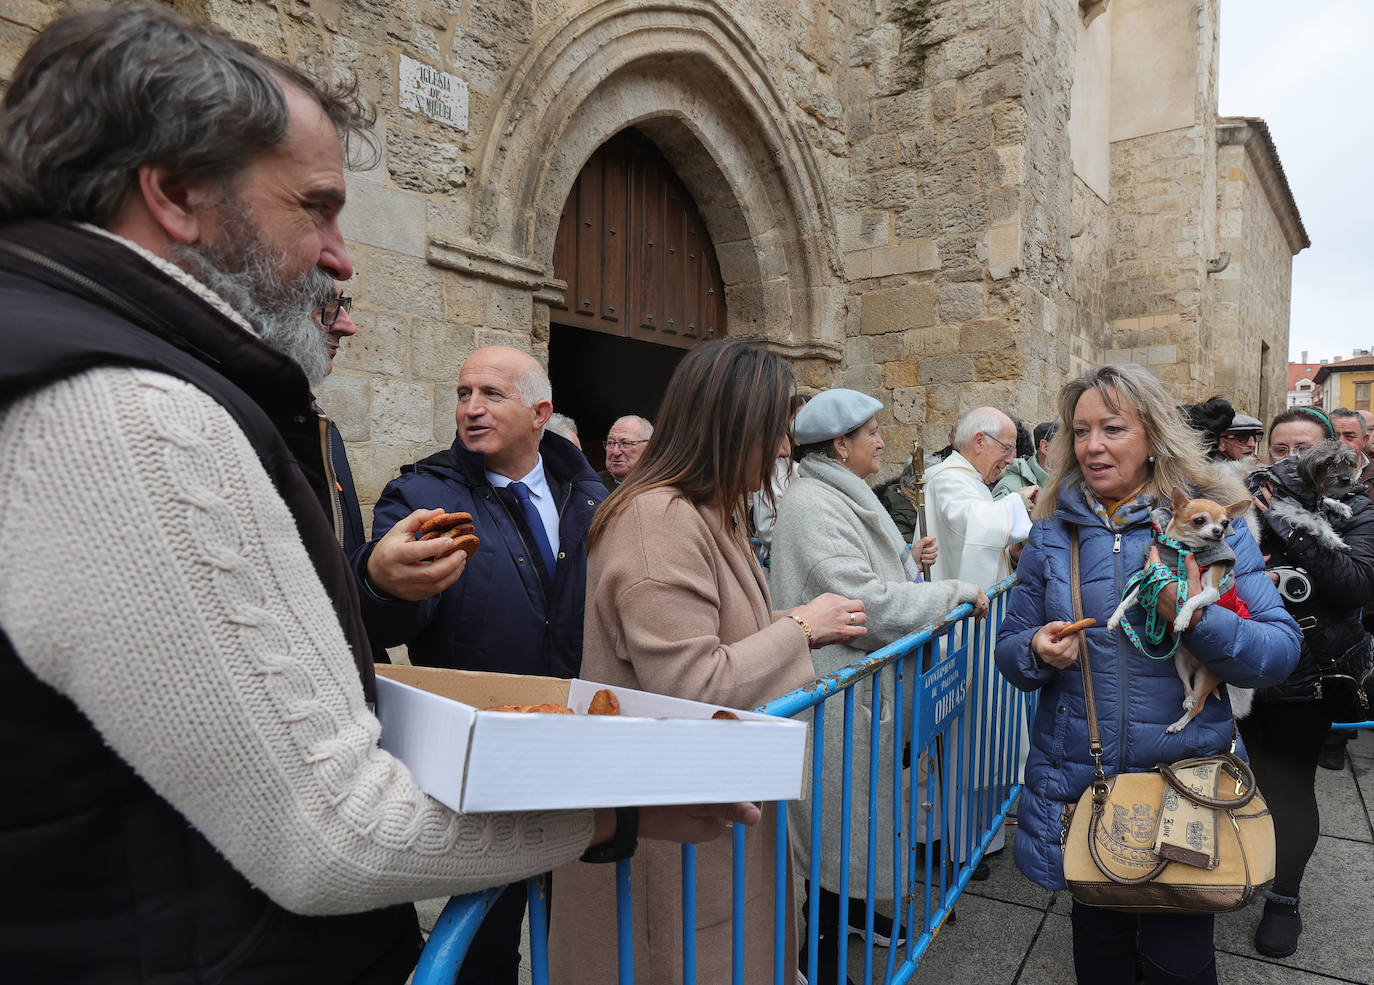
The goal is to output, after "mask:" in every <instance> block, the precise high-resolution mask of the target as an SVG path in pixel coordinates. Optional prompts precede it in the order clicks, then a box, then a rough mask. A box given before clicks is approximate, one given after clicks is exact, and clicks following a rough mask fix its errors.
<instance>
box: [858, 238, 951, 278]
mask: <svg viewBox="0 0 1374 985" xmlns="http://www.w3.org/2000/svg"><path fill="white" fill-rule="evenodd" d="M872 267H873V273H872V275H873V276H874V277H888V276H891V275H893V274H909V273H915V272H917V271H925V270H938V269H939V267H940V256H939V252H938V251H937V250H936V248H935V241H934V240H933V239H917V240H907V241H904V242H899V243H894V244H893V245H892V246H885V247H883V248H881V249H877V250H874V251H873V253H872Z"/></svg>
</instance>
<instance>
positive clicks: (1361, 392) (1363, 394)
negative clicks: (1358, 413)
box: [1355, 381, 1371, 410]
mask: <svg viewBox="0 0 1374 985" xmlns="http://www.w3.org/2000/svg"><path fill="white" fill-rule="evenodd" d="M1369 387H1370V382H1369V381H1366V382H1364V383H1358V382H1357V383H1356V384H1355V409H1356V410H1370V409H1371V408H1370V406H1369Z"/></svg>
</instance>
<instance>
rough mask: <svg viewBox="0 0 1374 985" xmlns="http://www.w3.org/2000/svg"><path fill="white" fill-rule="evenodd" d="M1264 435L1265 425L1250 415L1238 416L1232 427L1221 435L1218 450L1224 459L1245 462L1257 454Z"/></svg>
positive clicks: (1232, 422)
mask: <svg viewBox="0 0 1374 985" xmlns="http://www.w3.org/2000/svg"><path fill="white" fill-rule="evenodd" d="M1263 434H1264V425H1263V424H1261V423H1260V422H1259V421H1258V420H1257V419H1256V418H1253V417H1251V416H1250V415H1249V414H1236V416H1235V418H1234V419H1233V420H1232V421H1231V426H1230V427H1229V428H1227V429H1226V430H1225V431H1223V432H1222V433H1221V440H1220V441H1219V442H1218V443H1217V450H1218V451H1219V452H1220V453H1221V456H1222V457H1223V458H1228V459H1230V460H1231V461H1233V462H1243V461H1245V460H1246V459H1248V458H1254V457H1255V452H1256V450H1258V448H1259V441H1260V437H1261V436H1262V435H1263Z"/></svg>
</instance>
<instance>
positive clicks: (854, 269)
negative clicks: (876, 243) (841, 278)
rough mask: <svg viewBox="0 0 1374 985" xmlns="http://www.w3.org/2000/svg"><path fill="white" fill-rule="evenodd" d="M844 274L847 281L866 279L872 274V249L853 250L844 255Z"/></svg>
mask: <svg viewBox="0 0 1374 985" xmlns="http://www.w3.org/2000/svg"><path fill="white" fill-rule="evenodd" d="M844 275H845V279H846V280H849V281H851V282H852V281H856V280H867V279H868V278H870V277H872V276H874V274H873V251H872V250H855V251H854V252H853V253H846V254H845V255H844Z"/></svg>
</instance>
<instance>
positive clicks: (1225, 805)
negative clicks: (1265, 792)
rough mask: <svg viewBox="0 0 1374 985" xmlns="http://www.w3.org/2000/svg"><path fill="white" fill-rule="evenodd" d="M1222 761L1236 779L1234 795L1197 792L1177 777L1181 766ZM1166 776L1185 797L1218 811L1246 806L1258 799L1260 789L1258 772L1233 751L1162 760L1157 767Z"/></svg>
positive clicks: (1167, 780) (1183, 767)
mask: <svg viewBox="0 0 1374 985" xmlns="http://www.w3.org/2000/svg"><path fill="white" fill-rule="evenodd" d="M1218 760H1220V761H1221V764H1222V766H1224V767H1228V768H1229V769H1230V771H1231V774H1232V775H1233V776H1234V777H1235V778H1236V796H1235V797H1208V796H1206V795H1205V794H1200V793H1197V792H1196V791H1195V790H1192V789H1191V788H1190V787H1188V785H1187V784H1185V783H1184V782H1183V781H1182V780H1180V779H1179V778H1178V773H1177V772H1176V771H1177V770H1179V769H1187V768H1188V767H1190V766H1196V765H1199V764H1201V763H1214V762H1217V761H1218ZM1156 768H1157V769H1158V770H1159V772H1160V774H1162V775H1163V777H1164V781H1165V782H1166V783H1168V784H1169V786H1171V787H1173V788H1174V789H1175V790H1177V791H1178V792H1179V793H1180V794H1182V795H1183V796H1184V797H1186V798H1188V799H1189V800H1191V801H1192V802H1193V803H1195V804H1200V805H1202V806H1203V807H1215V808H1217V809H1218V810H1223V811H1233V810H1235V809H1236V808H1238V807H1244V806H1245V805H1246V804H1248V803H1250V801H1252V800H1254V799H1255V794H1256V793H1258V792H1259V787H1258V786H1257V785H1256V784H1255V774H1254V772H1253V771H1252V770H1251V769H1250V766H1249V764H1248V763H1246V762H1245V760H1243V759H1241V758H1240V757H1239V756H1237V755H1236V754H1235V753H1233V752H1223V753H1219V754H1217V755H1215V756H1199V757H1197V758H1196V759H1182V760H1179V761H1178V762H1177V763H1160V764H1159V766H1158V767H1156Z"/></svg>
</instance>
